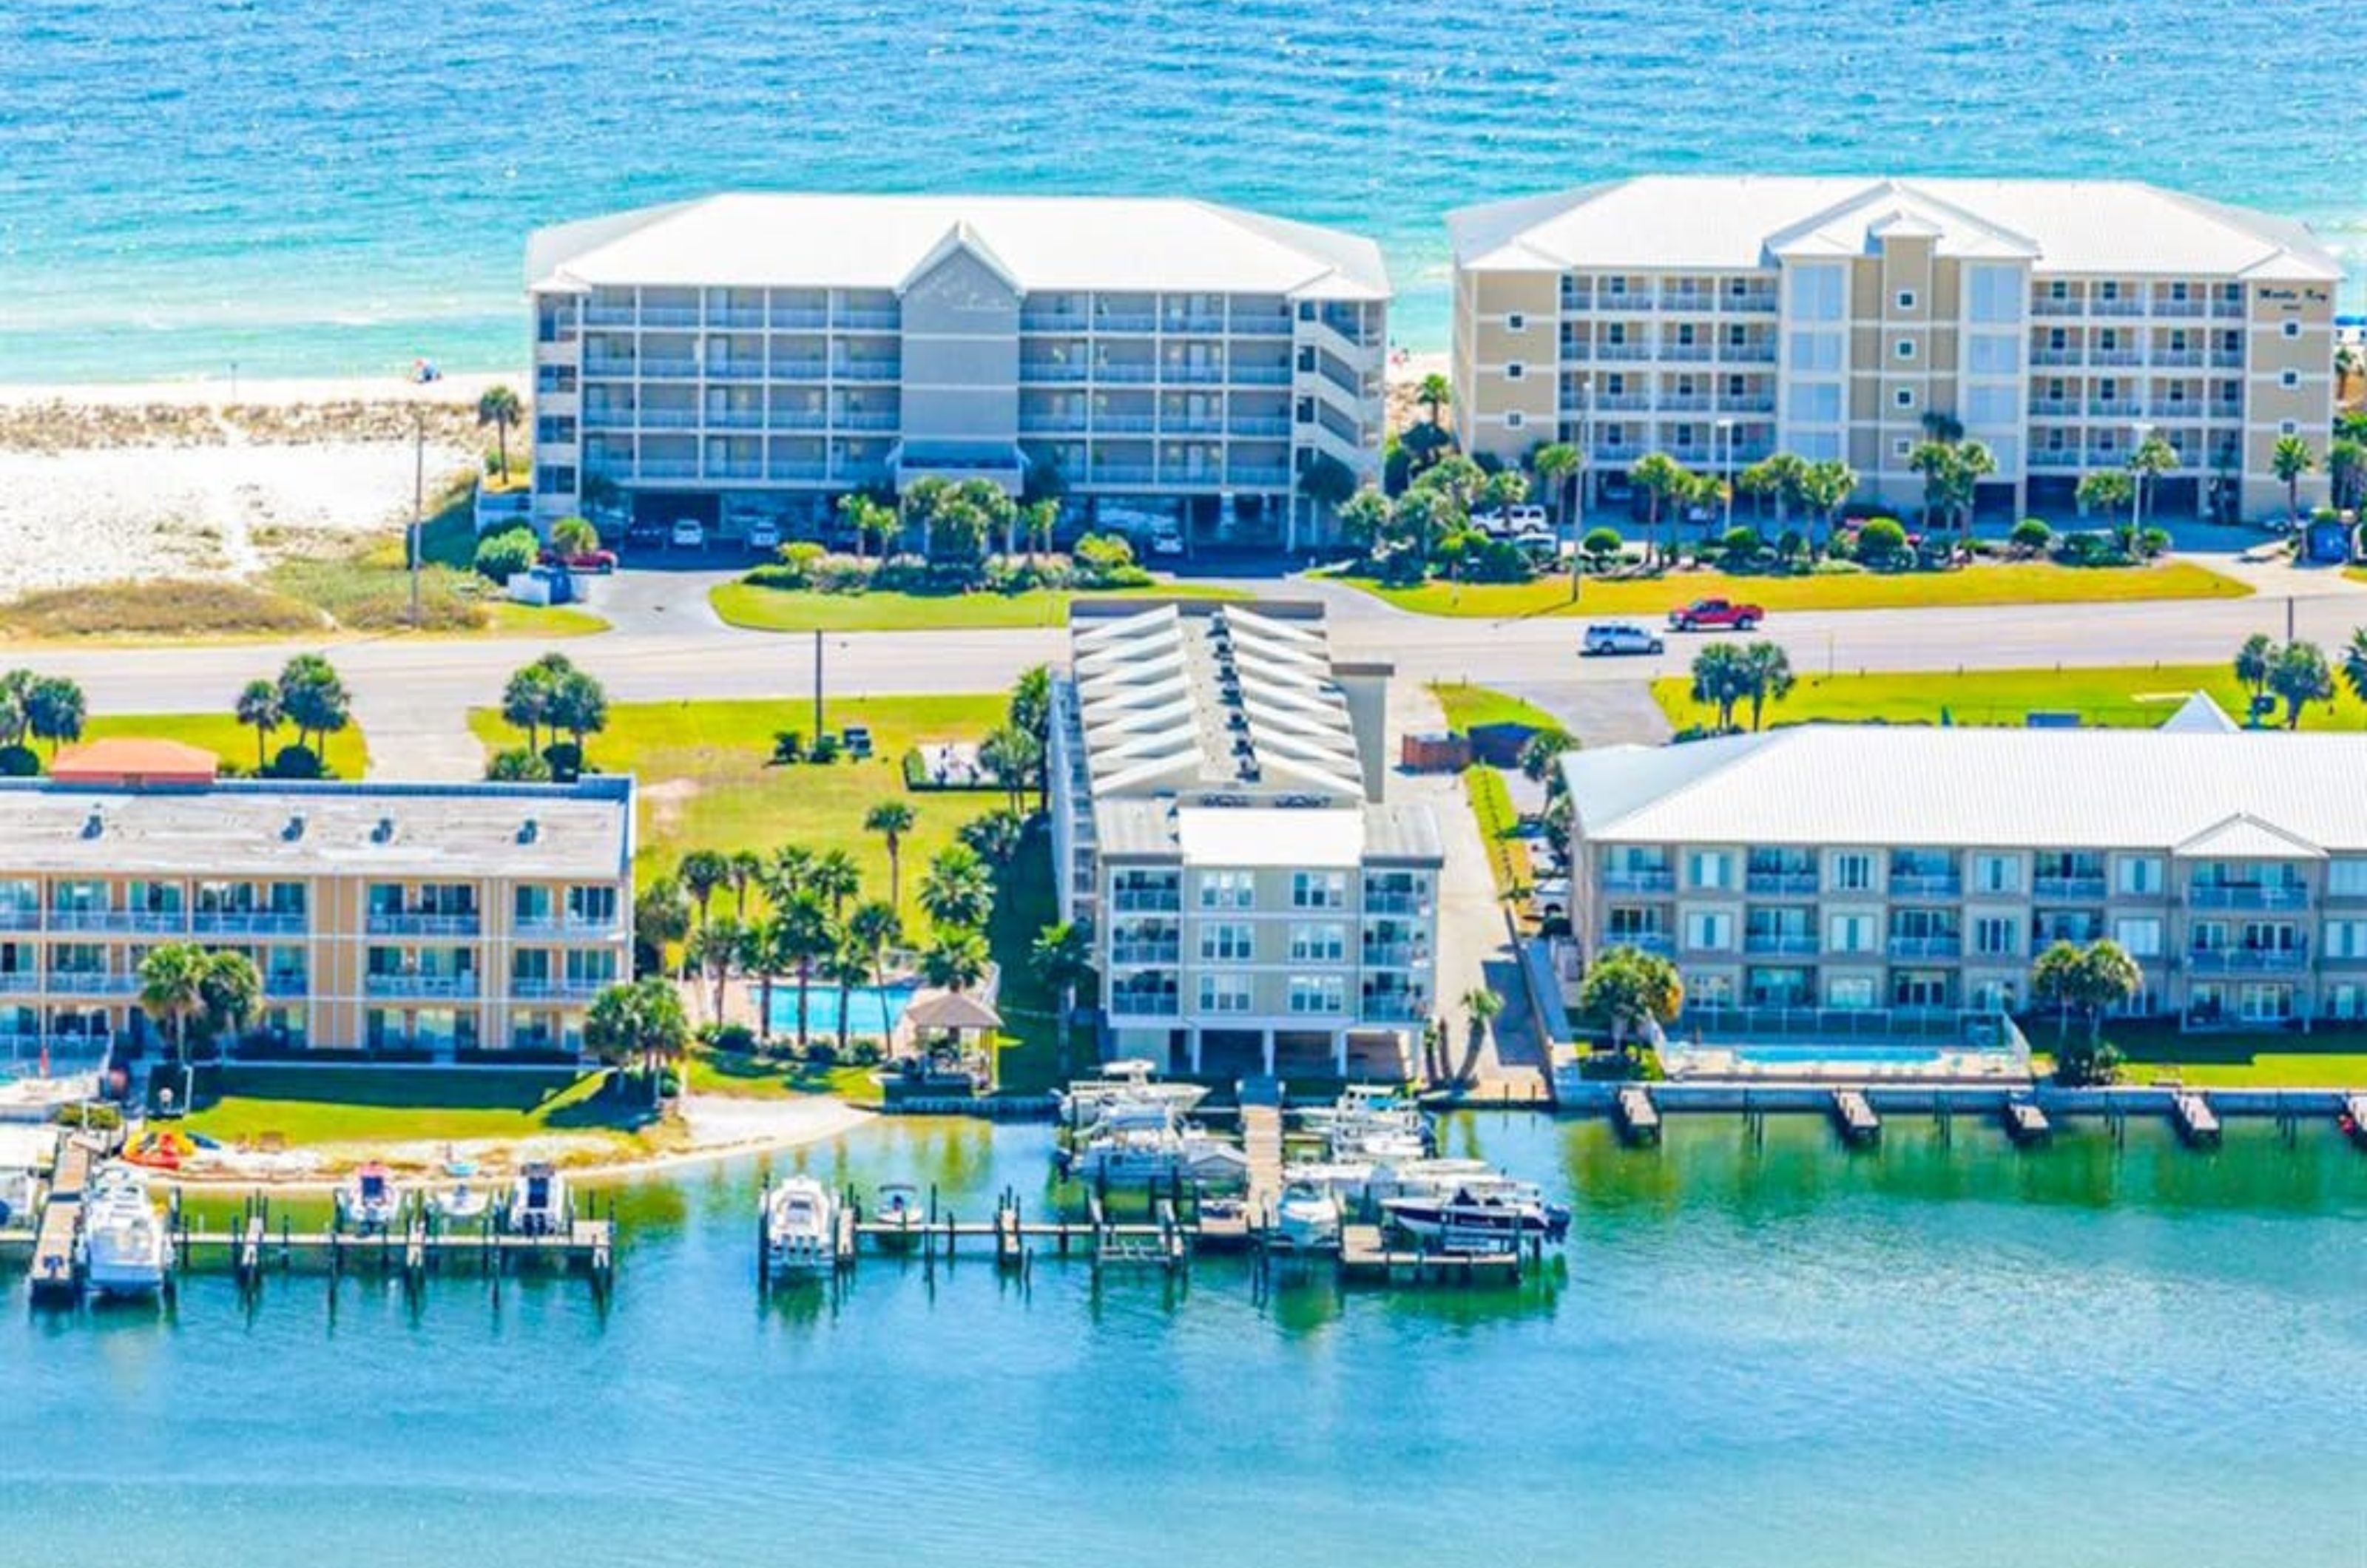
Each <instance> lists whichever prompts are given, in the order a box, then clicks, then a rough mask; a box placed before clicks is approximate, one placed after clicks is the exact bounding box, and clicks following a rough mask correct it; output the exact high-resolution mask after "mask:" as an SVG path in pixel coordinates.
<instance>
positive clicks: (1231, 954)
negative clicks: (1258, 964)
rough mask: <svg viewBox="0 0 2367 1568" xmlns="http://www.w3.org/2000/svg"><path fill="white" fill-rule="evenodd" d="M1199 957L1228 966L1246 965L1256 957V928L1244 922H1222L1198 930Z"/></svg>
mask: <svg viewBox="0 0 2367 1568" xmlns="http://www.w3.org/2000/svg"><path fill="white" fill-rule="evenodd" d="M1200 956H1201V957H1202V958H1204V959H1214V960H1217V961H1219V962H1223V963H1228V964H1246V963H1249V962H1250V961H1251V959H1254V958H1255V957H1256V956H1257V928H1256V927H1254V926H1251V925H1250V924H1248V923H1247V922H1245V921H1224V922H1219V923H1217V924H1213V925H1204V926H1202V927H1201V928H1200Z"/></svg>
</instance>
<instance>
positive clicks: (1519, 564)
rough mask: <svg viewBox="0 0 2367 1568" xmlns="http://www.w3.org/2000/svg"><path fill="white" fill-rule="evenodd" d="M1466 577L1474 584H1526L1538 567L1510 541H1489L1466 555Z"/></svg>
mask: <svg viewBox="0 0 2367 1568" xmlns="http://www.w3.org/2000/svg"><path fill="white" fill-rule="evenodd" d="M1464 563H1465V571H1464V575H1465V576H1466V577H1467V578H1469V579H1470V580H1471V581H1474V582H1526V581H1529V579H1531V578H1533V577H1535V575H1536V574H1537V569H1536V567H1535V565H1534V564H1533V563H1532V562H1531V561H1530V559H1529V558H1528V557H1527V556H1526V555H1525V554H1523V552H1522V550H1521V547H1519V546H1518V545H1515V544H1514V543H1512V540H1510V539H1489V541H1488V542H1487V543H1485V544H1483V545H1479V546H1477V547H1474V548H1472V549H1470V550H1467V551H1466V552H1465V553H1464Z"/></svg>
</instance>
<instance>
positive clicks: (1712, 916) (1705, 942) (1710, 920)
mask: <svg viewBox="0 0 2367 1568" xmlns="http://www.w3.org/2000/svg"><path fill="white" fill-rule="evenodd" d="M1685 945H1686V946H1687V947H1690V948H1696V949H1706V950H1709V951H1711V952H1724V951H1725V950H1726V949H1727V948H1730V947H1732V946H1733V945H1734V917H1733V916H1732V915H1731V914H1728V913H1727V912H1725V911H1723V910H1704V909H1696V910H1693V911H1690V912H1688V913H1687V914H1686V916H1685Z"/></svg>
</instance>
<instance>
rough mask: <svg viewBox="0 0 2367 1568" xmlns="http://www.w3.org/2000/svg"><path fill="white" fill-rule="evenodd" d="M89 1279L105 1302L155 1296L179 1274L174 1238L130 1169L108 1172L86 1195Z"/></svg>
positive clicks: (85, 1242)
mask: <svg viewBox="0 0 2367 1568" xmlns="http://www.w3.org/2000/svg"><path fill="white" fill-rule="evenodd" d="M82 1201H83V1219H82V1242H81V1246H82V1255H83V1278H84V1279H85V1280H88V1281H89V1282H90V1288H91V1289H92V1290H94V1291H96V1292H98V1293H99V1294H100V1295H102V1296H141V1295H149V1294H153V1292H157V1291H160V1290H162V1289H164V1282H165V1280H166V1278H167V1277H168V1276H169V1275H170V1274H171V1273H172V1269H173V1233H172V1231H171V1229H170V1227H168V1226H167V1225H166V1224H165V1223H164V1215H163V1214H161V1213H158V1212H157V1210H156V1204H155V1201H153V1199H152V1198H150V1196H149V1194H148V1179H147V1178H146V1177H144V1176H142V1174H140V1172H139V1171H137V1170H135V1169H134V1168H131V1167H130V1166H128V1165H110V1166H107V1167H105V1168H102V1169H101V1170H100V1171H99V1172H98V1174H97V1176H96V1178H95V1179H93V1180H92V1182H91V1185H90V1188H89V1190H87V1191H85V1193H84V1194H83V1200H82Z"/></svg>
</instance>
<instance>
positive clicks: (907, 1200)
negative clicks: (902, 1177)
mask: <svg viewBox="0 0 2367 1568" xmlns="http://www.w3.org/2000/svg"><path fill="white" fill-rule="evenodd" d="M871 1223H872V1225H873V1227H874V1234H875V1235H878V1238H879V1245H880V1246H881V1247H884V1248H886V1249H888V1250H889V1251H891V1252H905V1251H909V1250H911V1248H912V1244H913V1243H914V1242H915V1241H917V1240H918V1239H919V1238H920V1235H921V1228H922V1227H923V1225H925V1224H928V1223H929V1216H928V1213H927V1211H926V1210H924V1209H923V1207H922V1205H921V1193H920V1190H919V1189H917V1188H915V1187H914V1186H913V1185H912V1183H911V1182H909V1181H888V1182H882V1183H881V1184H880V1187H879V1212H878V1213H876V1214H874V1215H873V1216H872V1217H871Z"/></svg>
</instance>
